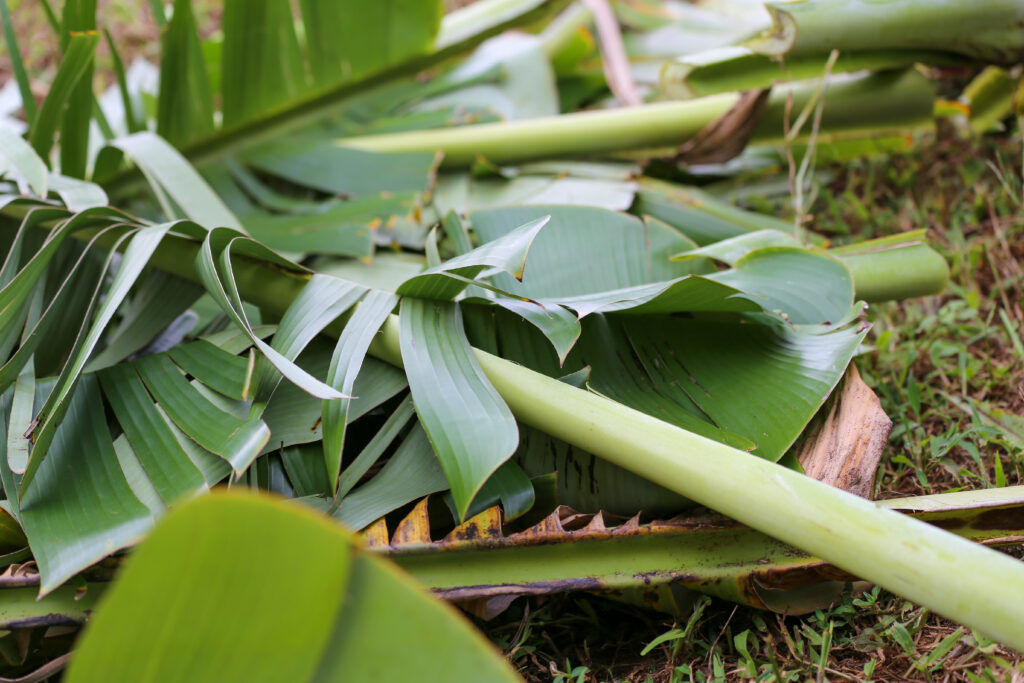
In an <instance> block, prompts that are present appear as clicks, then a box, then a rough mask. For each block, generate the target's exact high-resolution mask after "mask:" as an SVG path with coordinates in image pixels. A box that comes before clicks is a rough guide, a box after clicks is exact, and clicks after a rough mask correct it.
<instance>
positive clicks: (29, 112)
mask: <svg viewBox="0 0 1024 683" xmlns="http://www.w3.org/2000/svg"><path fill="white" fill-rule="evenodd" d="M0 24H3V30H4V42H5V43H7V54H8V55H10V58H11V71H13V72H14V78H15V80H16V81H17V83H18V93H19V94H20V95H21V109H22V111H23V112H24V113H25V122H26V123H28V126H29V128H31V127H32V124H33V123H35V120H36V99H35V96H33V95H32V84H31V83H29V80H28V73H27V72H26V71H25V63H24V62H23V61H22V60H21V50H20V49H18V39H17V37H16V36H15V34H14V22H12V21H11V11H10V9H9V8H8V7H7V0H0ZM40 196H45V195H40Z"/></svg>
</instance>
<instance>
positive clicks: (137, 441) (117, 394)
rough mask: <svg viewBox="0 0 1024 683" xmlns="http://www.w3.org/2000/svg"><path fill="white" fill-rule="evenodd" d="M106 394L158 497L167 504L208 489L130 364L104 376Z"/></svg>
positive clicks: (102, 375)
mask: <svg viewBox="0 0 1024 683" xmlns="http://www.w3.org/2000/svg"><path fill="white" fill-rule="evenodd" d="M100 382H101V384H102V386H103V392H104V394H105V395H106V397H107V400H108V401H109V402H110V405H111V407H112V408H113V410H114V415H115V416H116V417H117V421H118V422H119V423H120V424H121V428H122V429H124V433H125V436H126V437H127V438H128V442H129V444H131V446H132V450H134V451H135V455H136V456H137V457H138V458H139V461H140V462H141V464H142V466H143V467H144V468H145V470H146V473H147V474H148V475H149V479H150V481H152V482H153V486H154V488H155V489H156V491H157V493H158V494H159V495H160V497H161V498H162V499H163V500H164V501H165V502H166V503H172V502H174V501H175V500H177V499H178V498H179V497H181V496H183V495H187V494H192V493H195V492H196V491H199V490H201V489H205V488H206V479H205V478H204V477H203V475H202V473H200V471H199V468H197V467H196V466H195V463H193V462H192V460H191V459H190V458H189V457H188V454H187V453H186V452H185V450H184V449H183V448H182V447H181V444H179V443H178V440H177V439H176V438H175V436H174V433H173V432H172V431H171V427H170V424H169V423H168V420H167V419H166V418H165V417H164V415H163V414H162V413H161V412H160V411H158V410H157V407H156V405H155V404H154V403H153V399H152V398H151V397H150V395H149V392H147V391H146V387H145V385H144V384H143V383H142V380H141V379H140V378H139V375H138V374H137V373H136V372H135V370H134V369H133V368H132V367H131V366H130V365H127V364H121V365H116V366H114V367H112V368H107V369H106V370H104V371H103V372H102V373H100Z"/></svg>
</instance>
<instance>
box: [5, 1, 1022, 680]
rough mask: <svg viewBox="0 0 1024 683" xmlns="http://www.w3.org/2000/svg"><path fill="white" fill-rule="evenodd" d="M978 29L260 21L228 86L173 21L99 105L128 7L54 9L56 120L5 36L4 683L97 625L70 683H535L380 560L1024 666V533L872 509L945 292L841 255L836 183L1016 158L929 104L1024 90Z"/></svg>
mask: <svg viewBox="0 0 1024 683" xmlns="http://www.w3.org/2000/svg"><path fill="white" fill-rule="evenodd" d="M980 4H984V5H986V6H990V7H986V8H985V9H982V8H980V7H975V6H973V5H972V6H971V7H970V8H967V7H966V6H964V7H959V6H957V3H945V4H943V3H938V4H936V3H921V2H914V1H911V0H889V1H888V2H881V3H877V2H876V3H871V4H867V3H845V2H838V1H837V0H813V1H807V2H803V3H797V4H795V5H792V6H788V5H787V4H786V3H777V4H776V3H773V4H770V7H769V10H770V13H769V12H766V11H765V9H764V7H763V6H761V4H760V3H754V2H731V3H726V2H707V3H704V4H702V5H700V6H696V5H690V4H686V3H680V2H671V1H665V2H657V1H655V0H643V1H641V2H636V1H633V2H628V1H626V0H620V1H618V2H613V3H611V4H609V3H607V2H605V0H595V1H588V2H585V3H582V4H570V3H566V2H559V1H553V2H540V1H538V0H482V1H481V2H478V3H475V4H473V5H470V6H469V7H466V8H463V9H460V10H457V11H454V12H452V13H450V14H446V15H444V14H443V8H442V3H440V2H424V1H423V0H381V1H380V2H375V3H356V2H350V1H346V2H337V1H332V0H302V1H301V2H299V3H298V7H299V12H298V13H295V14H293V8H292V3H290V2H288V0H265V1H264V2H261V3H258V4H256V3H251V2H246V1H245V0H225V2H224V6H223V15H222V22H223V23H222V30H221V31H220V32H218V33H217V34H216V35H214V37H213V38H211V39H209V40H205V41H202V40H200V39H199V32H198V29H197V26H196V22H195V18H194V16H193V12H192V8H191V6H190V3H189V1H188V0H175V2H174V3H173V6H171V7H167V8H165V7H163V6H162V5H161V4H160V3H153V6H152V11H153V15H154V21H156V22H158V23H159V24H160V25H161V27H162V29H161V31H162V33H161V35H162V58H161V61H160V64H159V66H153V65H150V64H148V63H146V62H142V61H136V62H133V63H132V64H131V65H130V66H129V67H128V68H125V67H124V65H123V62H122V60H121V59H120V57H119V56H118V52H117V46H116V45H114V44H113V43H110V45H109V48H110V50H111V51H112V53H113V55H114V59H113V63H114V70H115V76H116V81H117V85H116V86H113V87H112V88H111V89H110V90H108V91H107V92H105V93H97V92H95V91H94V90H93V82H92V76H93V70H94V67H93V63H94V62H93V60H94V56H95V53H96V49H97V45H98V43H99V42H100V39H101V38H100V33H98V32H97V28H102V27H97V26H96V20H95V16H96V11H95V10H96V7H95V1H94V0H66V2H65V4H64V6H63V8H62V12H61V13H60V14H59V15H58V14H57V13H54V12H52V11H50V8H49V5H48V3H46V2H45V0H44V3H43V5H44V9H46V10H47V11H48V12H49V17H50V19H51V21H52V24H53V27H54V29H55V31H56V32H57V35H58V37H59V43H60V49H61V60H60V66H59V68H58V70H57V72H56V74H55V75H54V77H53V80H52V84H51V87H50V90H49V93H48V94H47V96H46V98H45V99H44V100H43V101H42V102H41V103H38V104H37V103H36V102H35V100H34V99H32V96H31V89H30V87H29V74H28V73H27V71H26V69H25V68H24V65H23V64H22V62H21V59H20V57H19V53H18V49H17V44H16V40H17V36H16V32H15V31H14V25H13V24H12V22H11V20H10V17H9V13H8V11H7V6H6V0H0V10H3V21H4V24H3V25H4V35H5V39H6V41H7V44H8V47H9V48H10V53H11V57H12V70H13V73H14V74H15V79H14V80H12V82H11V83H9V84H8V85H7V86H6V87H5V89H4V90H3V93H4V95H5V99H4V100H3V101H4V102H5V103H6V102H9V101H10V102H13V104H10V105H7V104H5V106H6V109H5V110H4V111H0V114H2V115H4V116H6V118H5V119H3V120H0V172H2V176H0V250H2V253H3V258H2V264H0V423H2V424H3V430H2V431H3V434H4V438H3V439H0V456H2V457H0V481H2V485H3V491H4V495H5V498H6V500H5V501H4V502H3V504H2V512H0V550H2V552H4V553H6V554H4V555H3V556H2V557H0V559H2V562H3V565H4V566H5V567H7V572H6V573H5V574H4V575H2V576H0V628H3V629H4V631H2V635H0V656H2V658H3V661H5V662H6V665H7V666H8V667H9V669H10V671H12V672H15V673H17V674H19V675H20V674H21V673H24V672H27V671H30V670H33V669H38V672H37V673H38V676H40V677H42V676H45V675H49V674H50V673H52V672H56V671H59V670H60V669H61V668H63V666H64V665H65V664H66V663H67V661H68V658H69V656H70V655H68V651H69V649H70V647H71V643H72V642H73V639H74V638H75V636H76V634H77V631H78V629H79V628H80V626H81V625H82V624H83V623H84V622H85V621H87V620H88V621H90V623H92V624H93V625H92V626H90V627H89V628H88V629H86V633H85V635H84V637H83V640H82V641H81V648H80V650H79V651H78V653H77V655H75V656H71V661H72V663H73V664H72V667H71V670H70V672H69V678H70V680H100V679H102V680H112V679H118V680H120V679H124V680H171V679H174V680H178V679H180V680H206V679H209V680H253V679H254V678H255V677H262V678H266V679H271V680H285V679H287V680H314V679H316V680H341V679H342V678H352V679H354V680H364V679H365V680H410V679H411V678H412V677H414V676H415V677H416V678H417V679H422V678H423V675H424V674H425V673H428V672H429V674H430V675H435V676H436V677H437V678H436V679H437V680H445V681H453V680H504V679H513V680H514V677H515V674H514V672H512V670H511V669H510V668H509V667H508V665H507V664H505V663H503V662H502V661H501V660H500V659H499V658H497V657H495V656H493V655H492V654H491V653H490V652H488V651H487V649H486V646H484V645H482V644H481V643H482V639H481V638H480V636H479V634H476V633H475V632H474V631H472V629H470V628H469V627H467V626H466V625H465V624H464V623H461V622H460V621H459V620H458V618H457V616H456V615H455V614H454V612H452V611H451V610H450V609H449V610H448V613H447V614H446V613H445V610H446V609H448V608H444V607H443V606H438V604H437V603H436V602H434V601H431V600H429V599H427V598H426V597H425V595H424V593H423V590H422V588H417V587H415V586H413V585H412V584H411V583H410V582H409V581H408V579H407V577H404V576H402V575H401V574H400V573H398V572H396V571H395V570H394V569H393V568H392V567H391V565H390V564H389V563H387V562H385V561H384V560H382V559H381V558H380V555H388V556H390V557H391V558H392V559H393V560H395V561H397V562H398V563H399V564H400V565H401V566H402V567H403V568H404V569H405V570H407V571H408V572H409V573H411V574H412V575H413V576H414V577H416V578H417V579H419V581H421V582H423V583H424V584H426V586H427V587H429V588H432V589H434V590H435V591H436V592H439V593H440V594H441V595H443V596H445V597H447V598H449V599H452V600H455V601H459V602H460V604H462V605H463V606H464V607H466V608H467V609H469V610H470V611H473V612H474V613H476V614H478V615H481V616H491V615H493V614H495V613H497V612H499V611H501V610H502V609H504V607H506V606H507V605H508V604H509V603H510V602H511V601H512V600H513V599H515V598H516V597H517V596H520V595H530V594H542V593H550V592H555V591H562V590H570V589H588V590H615V591H617V592H618V593H619V594H620V595H626V596H627V597H628V595H627V594H629V593H630V592H631V591H637V589H646V590H644V591H642V593H638V594H642V595H643V598H642V599H645V600H647V602H648V603H652V604H654V605H655V606H658V607H661V608H663V609H670V610H674V611H676V612H677V613H680V612H682V613H685V611H686V610H687V609H688V608H689V606H690V605H692V602H693V598H692V594H691V593H690V592H689V591H690V590H691V589H696V590H702V591H705V592H711V593H714V594H716V595H719V596H722V597H727V598H730V599H734V600H737V601H741V602H745V603H747V604H753V605H756V606H759V607H763V608H767V609H776V610H779V611H786V612H793V611H796V610H806V609H813V608H814V607H815V606H819V605H821V604H825V603H826V602H827V601H828V600H830V599H832V598H834V597H835V596H836V595H837V591H841V589H842V587H843V585H844V584H845V583H846V582H848V581H851V580H853V579H855V578H857V577H859V578H863V579H866V580H869V581H873V582H876V583H879V584H881V585H883V586H885V587H887V588H890V589H892V590H894V591H896V592H897V593H899V594H901V595H905V596H906V597H908V598H911V599H914V600H916V601H918V602H920V603H922V604H925V605H928V606H930V607H932V608H934V609H935V610H936V611H938V612H940V613H942V614H946V615H947V616H949V617H951V618H954V619H957V620H959V621H961V622H963V623H965V624H968V625H970V626H972V627H975V628H979V629H981V630H984V631H986V632H988V633H991V634H992V635H993V636H995V637H996V638H998V639H1000V640H1002V641H1004V642H1006V643H1007V644H1008V645H1011V646H1014V647H1024V631H1022V630H1021V625H1020V622H1019V619H1018V618H1017V616H1016V615H1018V614H1019V610H1020V608H1021V607H1022V606H1024V567H1022V566H1020V565H1019V563H1017V562H1016V561H1015V560H1012V559H1010V558H1008V557H1006V556H1003V555H1000V554H998V553H996V552H993V551H991V550H988V549H986V548H984V547H983V546H982V545H979V544H978V543H976V542H992V541H999V540H1003V541H1005V540H1006V539H1007V538H1010V537H1013V536H1015V535H1018V536H1019V535H1020V532H1019V530H1018V529H1014V528H1012V525H1009V526H1008V525H1007V524H1003V525H1002V526H1000V525H998V524H995V525H994V524H993V521H992V520H993V519H1003V518H1000V517H999V514H998V512H999V511H1000V510H1006V509H1015V508H1016V507H1017V506H1020V505H1021V504H1024V496H1022V494H1021V493H1020V492H1019V491H1016V490H1005V491H999V492H997V493H992V492H988V493H986V494H980V493H964V494H958V495H955V496H953V497H952V498H943V497H935V498H925V499H920V500H915V501H911V502H906V501H904V502H903V503H902V504H901V505H900V506H899V507H898V509H900V510H904V511H905V512H909V513H912V514H900V513H897V512H895V511H893V509H892V508H894V507H896V506H895V505H893V504H879V505H876V504H874V503H872V502H870V501H869V500H867V499H866V497H870V495H871V491H872V488H873V487H872V483H873V478H874V468H875V467H877V461H878V456H879V454H880V452H881V448H882V447H883V445H884V443H885V439H886V436H887V434H888V428H889V426H890V425H889V422H888V420H887V418H885V416H884V415H880V414H879V410H878V408H877V401H876V400H875V399H874V396H873V395H871V393H870V390H868V389H867V388H866V387H865V386H864V385H863V384H862V383H861V382H860V381H859V378H858V377H857V375H856V369H855V368H854V367H853V366H852V365H851V361H852V359H853V358H854V356H855V355H856V354H857V353H858V352H859V350H860V348H861V346H860V345H861V342H862V340H863V339H864V335H865V333H866V324H865V323H864V322H863V319H862V313H863V310H864V305H865V304H864V302H865V301H880V300H886V299H893V298H903V297H911V296H921V295H926V294H930V293H935V292H938V291H940V290H941V288H942V287H943V285H944V284H945V280H946V266H945V263H944V261H943V260H942V258H941V257H939V256H938V255H937V254H936V253H935V252H934V251H932V250H931V249H930V248H929V247H928V246H927V244H926V243H925V236H924V234H923V231H920V232H912V233H907V234H904V235H899V236H897V237H896V238H886V239H882V240H876V241H873V242H868V243H862V244H857V245H853V246H846V247H842V248H834V249H830V248H829V245H828V243H827V242H826V241H825V240H824V239H822V238H820V237H817V236H815V235H813V234H809V233H808V232H807V231H806V230H805V229H804V227H803V224H804V221H803V218H805V214H806V208H807V206H809V203H810V199H811V195H813V193H814V192H815V191H816V188H818V187H819V185H820V182H821V180H822V179H823V178H822V174H820V173H818V172H817V171H816V170H815V163H816V161H817V160H820V159H846V158H853V157H856V156H861V155H865V154H878V153H883V152H885V151H887V150H892V149H902V148H905V147H906V146H907V145H909V144H913V135H914V134H916V133H918V132H921V131H927V130H928V129H929V128H930V127H931V126H932V125H933V124H934V117H935V116H936V115H938V116H943V117H946V118H950V119H951V120H953V122H954V124H955V125H959V126H962V127H964V128H965V129H968V128H971V127H974V128H976V129H982V128H984V127H985V126H988V125H991V124H992V122H994V121H998V120H999V119H1000V118H1002V117H1003V116H1005V115H1006V114H1007V113H1008V112H1009V108H1010V107H1011V106H1012V101H1013V87H1015V81H1014V79H1013V78H1011V76H1010V75H1008V72H1006V71H1003V70H1002V69H1000V68H998V67H996V66H992V67H989V68H988V70H986V71H984V72H982V76H981V77H979V79H978V80H977V81H976V82H975V83H973V84H972V86H971V87H969V88H968V90H967V91H966V92H965V94H964V96H963V98H962V99H961V101H959V102H956V103H952V102H946V101H941V100H940V101H936V99H935V95H934V93H933V90H932V87H931V84H930V81H929V79H928V78H927V74H928V73H929V72H928V70H927V69H926V68H925V67H924V66H922V65H929V66H932V67H943V68H946V69H949V68H961V69H969V68H973V67H975V66H976V65H979V64H986V63H996V64H1001V65H1009V64H1013V63H1016V62H1019V61H1020V60H1021V58H1022V55H1024V32H1022V31H1021V30H1020V29H1014V28H1009V27H1010V26H1011V22H1015V23H1013V24H1012V25H1022V24H1021V23H1020V20H1021V19H1024V16H1022V14H1024V12H1022V10H1021V8H1020V7H1019V4H1018V3H1014V2H998V1H995V0H990V1H989V2H985V3H980ZM947 5H948V6H947ZM165 10H170V11H169V12H167V13H166V14H165ZM22 11H29V10H26V9H25V8H24V7H23V8H22ZM40 11H42V10H40ZM911 20H912V21H913V22H914V25H915V31H913V32H908V31H907V30H906V22H907V21H911ZM833 22H834V23H833ZM965 22H971V25H972V26H973V27H975V29H976V30H974V31H972V35H974V36H975V38H976V40H973V41H971V42H969V43H968V42H962V41H954V40H952V39H951V37H950V35H948V33H949V31H950V30H953V29H954V28H955V29H956V31H957V32H960V31H962V30H963V26H964V24H965ZM833 25H842V26H844V27H846V29H848V30H847V31H846V32H845V33H844V37H843V38H842V40H840V39H839V38H836V37H834V36H833V34H832V32H831V31H829V30H828V27H829V26H833ZM512 29H514V30H512ZM108 42H109V36H108ZM736 91H743V92H742V93H740V92H736ZM674 98H679V99H674ZM755 192H756V193H760V194H788V195H791V197H792V202H793V206H794V209H795V213H796V214H797V216H798V218H797V220H796V221H795V222H788V221H782V220H780V219H777V218H775V217H772V216H769V215H765V214H760V213H756V212H753V211H748V210H744V209H741V208H738V206H737V205H736V203H735V202H736V201H737V200H739V201H742V199H743V197H744V196H746V195H747V194H749V193H755ZM805 472H806V473H805ZM830 484H833V485H834V486H830ZM840 487H843V488H846V489H848V490H847V491H844V490H842V488H840ZM223 489H232V491H231V492H225V491H224V490H223ZM238 489H252V490H256V491H261V492H266V493H271V494H275V495H276V497H277V498H278V500H276V501H275V500H272V499H271V497H270V496H254V495H252V494H251V493H243V492H239V491H238ZM850 491H852V493H851V492H850ZM211 492H213V493H211ZM855 494H858V495H855ZM196 498H202V500H196V501H195V502H189V501H191V500H193V499H196ZM281 499H287V502H283V501H282V500H281ZM292 501H294V502H292ZM697 506H705V507H697ZM706 508H710V509H711V510H713V511H714V512H710V511H709V510H708V509H706ZM165 516H167V517H168V519H167V521H166V522H163V521H161V520H162V519H163V518H164V517H165ZM915 517H916V518H915ZM922 521H926V522H932V523H933V524H931V525H929V524H924V523H922ZM342 526H344V527H347V528H348V529H351V530H353V531H356V532H362V534H361V535H362V537H363V538H364V539H365V540H356V539H355V538H354V537H353V536H352V535H350V534H348V533H347V532H346V531H344V530H343V529H342ZM154 527H156V529H155V531H153V533H152V537H151V538H150V539H149V540H146V541H145V542H144V543H142V545H141V547H140V548H139V549H138V550H137V551H134V550H131V549H132V548H133V547H134V546H135V545H136V544H138V543H139V542H140V541H142V540H143V539H146V538H147V537H149V535H150V532H151V531H152V530H153V529H154ZM939 527H942V528H947V529H955V530H956V532H957V534H958V535H954V534H952V533H949V532H947V531H942V530H940V528H939ZM367 548H369V549H371V550H373V551H375V552H366V549H367ZM126 558H127V559H126ZM122 567H123V569H122ZM653 589H656V590H653ZM97 604H98V605H99V606H100V609H99V611H98V613H97V614H96V616H95V618H93V619H89V618H88V617H89V614H90V613H91V610H92V608H93V606H94V605H97ZM186 625H187V626H186ZM395 637H399V638H402V639H403V640H402V642H403V643H408V644H409V649H408V650H404V649H403V656H402V658H401V659H402V661H396V658H395V657H394V656H393V652H392V651H391V649H390V646H389V645H388V641H389V640H391V639H394V638H395ZM453 639H458V645H455V644H453V643H452V640H453ZM478 641H479V642H478ZM268 642H274V643H275V647H272V648H271V647H267V643H268ZM210 652H215V653H217V655H216V656H214V657H211V656H210V655H209V653H210ZM115 653H116V654H115ZM39 667H41V668H39ZM389 667H393V668H389ZM268 672H273V673H272V674H271V673H268ZM353 672H357V673H353ZM403 672H404V673H403ZM360 674H362V675H360ZM34 680H38V678H37V679H34Z"/></svg>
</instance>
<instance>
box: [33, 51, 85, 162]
mask: <svg viewBox="0 0 1024 683" xmlns="http://www.w3.org/2000/svg"><path fill="white" fill-rule="evenodd" d="M99 42H100V36H99V34H98V33H95V32H88V33H74V34H71V36H70V42H69V43H68V48H67V50H65V52H64V58H63V59H62V60H61V63H60V68H58V69H57V75H56V76H54V77H53V83H51V84H50V91H49V93H48V94H47V96H46V99H45V100H43V106H42V108H40V110H39V115H38V116H37V117H36V121H35V124H34V125H33V126H32V129H31V131H29V142H30V143H31V144H32V147H33V148H34V149H35V150H36V153H37V154H38V155H39V156H40V157H42V158H43V159H46V158H48V157H49V156H50V150H51V149H52V148H53V144H54V142H56V137H57V126H58V125H59V123H60V119H61V116H62V114H63V113H64V109H65V106H66V105H67V103H68V102H69V101H70V100H71V98H72V94H73V92H74V90H75V86H76V85H78V82H79V80H81V78H82V76H84V75H85V74H86V73H87V72H88V71H89V67H90V66H92V57H93V53H94V52H95V51H96V45H98V44H99ZM78 115H79V116H86V117H88V113H87V112H84V113H83V112H80V113H79V114H78Z"/></svg>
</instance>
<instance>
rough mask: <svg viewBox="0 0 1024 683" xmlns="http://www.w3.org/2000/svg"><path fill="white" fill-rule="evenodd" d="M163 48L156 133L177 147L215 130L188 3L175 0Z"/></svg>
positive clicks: (210, 94)
mask: <svg viewBox="0 0 1024 683" xmlns="http://www.w3.org/2000/svg"><path fill="white" fill-rule="evenodd" d="M162 47H163V54H162V55H161V59H160V95H159V99H158V100H157V117H156V120H157V133H158V134H159V135H161V136H162V137H164V138H165V139H167V141H168V142H170V143H171V144H173V145H176V146H179V147H180V146H181V145H182V144H184V143H187V142H191V141H192V140H195V139H197V138H200V137H204V136H206V135H208V134H210V133H212V132H213V130H214V124H213V90H212V88H211V86H210V76H209V73H208V72H207V69H206V59H205V58H204V56H203V48H202V44H201V43H200V42H199V33H198V30H197V28H196V21H195V16H194V15H193V13H192V3H191V0H175V2H174V14H173V15H171V21H170V23H169V24H168V25H167V28H166V29H165V30H164V33H163V40H162ZM124 99H125V103H126V106H128V104H129V98H128V97H127V96H126V97H125V98H124ZM131 132H133V133H134V132H135V131H131ZM211 227H212V226H211Z"/></svg>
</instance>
